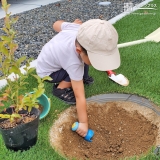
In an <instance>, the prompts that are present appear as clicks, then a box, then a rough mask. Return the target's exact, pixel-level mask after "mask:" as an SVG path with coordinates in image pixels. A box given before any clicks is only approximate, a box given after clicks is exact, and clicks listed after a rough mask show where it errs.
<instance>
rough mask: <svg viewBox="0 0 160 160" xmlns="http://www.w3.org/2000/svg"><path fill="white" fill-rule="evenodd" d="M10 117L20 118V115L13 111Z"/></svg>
mask: <svg viewBox="0 0 160 160" xmlns="http://www.w3.org/2000/svg"><path fill="white" fill-rule="evenodd" d="M11 118H21V116H20V115H19V114H18V113H13V114H12V115H11Z"/></svg>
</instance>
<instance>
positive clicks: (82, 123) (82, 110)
mask: <svg viewBox="0 0 160 160" xmlns="http://www.w3.org/2000/svg"><path fill="white" fill-rule="evenodd" d="M71 83H72V88H73V91H74V94H75V98H76V108H77V114H78V120H79V127H78V129H77V130H76V132H77V133H78V134H79V135H80V136H82V137H85V136H86V134H87V131H88V117H87V111H86V110H87V109H86V108H87V106H86V99H85V93H84V85H83V81H82V80H81V81H73V80H71Z"/></svg>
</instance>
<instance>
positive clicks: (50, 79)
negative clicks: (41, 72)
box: [42, 76, 53, 82]
mask: <svg viewBox="0 0 160 160" xmlns="http://www.w3.org/2000/svg"><path fill="white" fill-rule="evenodd" d="M45 80H49V81H52V80H53V79H52V78H51V77H50V76H45V77H44V78H42V82H43V81H45Z"/></svg>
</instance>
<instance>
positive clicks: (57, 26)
mask: <svg viewBox="0 0 160 160" xmlns="http://www.w3.org/2000/svg"><path fill="white" fill-rule="evenodd" d="M63 22H64V21H63V20H58V21H56V22H55V23H53V29H54V30H55V31H56V32H60V31H61V25H62V23H63Z"/></svg>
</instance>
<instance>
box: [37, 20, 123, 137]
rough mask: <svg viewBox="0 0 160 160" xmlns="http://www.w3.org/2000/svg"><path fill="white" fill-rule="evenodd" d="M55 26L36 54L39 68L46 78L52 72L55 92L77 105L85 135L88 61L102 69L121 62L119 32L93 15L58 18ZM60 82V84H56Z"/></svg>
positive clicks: (78, 130)
mask: <svg viewBox="0 0 160 160" xmlns="http://www.w3.org/2000/svg"><path fill="white" fill-rule="evenodd" d="M53 29H54V30H55V31H56V32H59V33H58V34H57V35H56V36H54V37H53V38H52V39H51V40H50V41H49V42H48V43H46V44H45V45H44V47H43V48H42V51H41V53H40V54H39V56H38V58H37V66H36V71H37V74H38V75H39V76H40V77H41V78H43V77H45V76H48V75H49V76H50V77H51V78H52V79H53V80H52V81H51V82H52V83H56V84H54V86H53V95H54V96H56V97H58V98H59V99H61V100H63V101H65V102H66V103H69V104H75V103H76V108H77V114H78V120H79V127H78V129H77V130H76V132H77V133H78V134H79V135H80V136H82V137H85V136H86V134H87V131H88V118H87V112H86V98H85V91H84V84H92V83H93V82H94V81H93V78H92V77H90V76H89V75H88V71H89V65H92V66H93V67H94V68H95V69H97V70H100V71H107V70H114V69H116V68H118V67H119V66H120V55H119V51H118V48H117V42H118V34H117V31H116V30H115V28H114V27H113V26H112V25H111V24H110V23H109V22H108V21H105V20H100V19H91V20H88V21H86V22H84V23H82V21H81V20H79V19H76V20H75V21H74V22H73V23H69V22H64V21H62V20H59V21H56V22H55V23H54V24H53ZM57 83H58V84H57Z"/></svg>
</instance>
